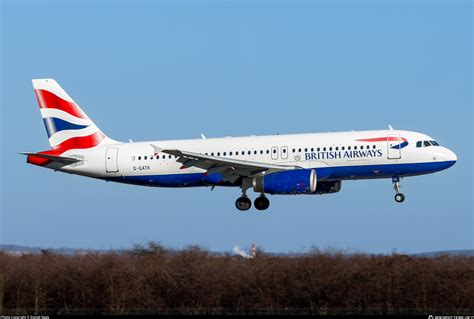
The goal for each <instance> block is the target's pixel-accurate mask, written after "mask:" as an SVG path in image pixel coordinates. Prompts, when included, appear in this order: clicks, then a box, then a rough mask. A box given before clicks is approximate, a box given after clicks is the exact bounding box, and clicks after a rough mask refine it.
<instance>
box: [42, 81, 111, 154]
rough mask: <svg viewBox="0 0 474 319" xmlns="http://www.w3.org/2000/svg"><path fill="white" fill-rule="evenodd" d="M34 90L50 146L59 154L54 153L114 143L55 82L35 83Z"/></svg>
mask: <svg viewBox="0 0 474 319" xmlns="http://www.w3.org/2000/svg"><path fill="white" fill-rule="evenodd" d="M33 87H34V89H35V94H36V98H37V100H38V104H39V106H40V111H41V116H42V118H43V121H44V125H45V127H46V132H47V133H48V138H49V144H50V145H51V148H52V149H53V150H56V151H57V152H55V153H63V152H65V151H68V150H71V149H85V148H91V147H94V146H97V145H99V144H101V145H104V144H105V145H106V144H111V143H113V142H114V141H112V140H111V139H109V138H107V136H105V134H104V133H102V131H101V130H100V129H99V128H98V127H97V126H96V125H95V124H94V122H92V120H91V119H90V118H89V117H88V116H87V115H86V113H84V111H83V110H82V109H81V108H80V107H79V105H77V104H76V103H75V102H74V100H73V99H72V98H71V97H70V96H69V95H68V94H67V93H66V91H64V90H63V88H62V87H61V86H60V85H59V84H58V83H57V82H56V81H55V80H53V79H37V80H33Z"/></svg>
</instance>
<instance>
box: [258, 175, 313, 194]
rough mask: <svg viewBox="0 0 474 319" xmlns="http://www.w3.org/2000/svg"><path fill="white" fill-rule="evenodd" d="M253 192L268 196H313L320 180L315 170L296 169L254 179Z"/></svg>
mask: <svg viewBox="0 0 474 319" xmlns="http://www.w3.org/2000/svg"><path fill="white" fill-rule="evenodd" d="M252 182H253V190H254V191H255V192H259V193H268V194H280V195H287V194H311V193H314V192H315V191H316V187H317V185H318V179H317V176H316V170H314V169H295V170H291V171H281V172H275V173H270V174H268V175H264V176H259V177H254V179H253V181H252Z"/></svg>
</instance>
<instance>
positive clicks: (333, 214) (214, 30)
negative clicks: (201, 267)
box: [0, 1, 474, 253]
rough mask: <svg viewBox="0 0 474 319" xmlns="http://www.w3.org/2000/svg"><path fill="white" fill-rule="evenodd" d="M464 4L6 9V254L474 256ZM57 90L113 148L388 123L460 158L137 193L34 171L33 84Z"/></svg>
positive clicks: (468, 14) (46, 5) (39, 129)
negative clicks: (369, 172) (242, 203)
mask: <svg viewBox="0 0 474 319" xmlns="http://www.w3.org/2000/svg"><path fill="white" fill-rule="evenodd" d="M472 9H473V8H472V2H470V1H436V2H434V1H433V2H429V1H419V2H416V1H393V2H390V1H383V2H370V1H368V2H366V1H360V2H357V1H351V2H344V1H312V2H310V1H303V2H298V1H256V2H250V1H242V2H238V1H225V2H217V1H197V2H191V1H162V2H160V1H157V2H152V1H149V2H139V1H130V2H125V1H120V2H111V1H103V2H92V1H82V2H67V3H66V2H64V3H63V2H59V1H57V2H49V1H31V2H27V1H2V2H1V14H2V16H1V32H2V33H1V70H2V71H1V77H2V78H1V134H2V139H1V142H2V143H1V180H2V184H1V218H0V222H1V227H0V232H1V234H0V242H1V243H4V244H6V243H9V244H21V245H32V246H44V247H62V246H67V247H82V248H102V249H107V248H121V247H128V246H130V245H131V244H132V243H144V242H146V241H148V240H153V241H157V242H159V243H162V244H164V245H167V246H171V247H174V248H179V247H183V246H185V245H188V244H197V245H201V246H203V247H204V248H208V249H211V250H219V251H227V250H231V249H232V248H233V246H234V245H236V244H238V245H240V246H241V247H248V246H250V245H251V243H256V244H257V245H258V246H259V247H261V248H263V249H265V250H268V251H303V250H305V249H309V248H310V247H312V246H317V247H320V248H323V249H325V248H336V249H345V250H350V251H366V252H375V253H389V252H392V251H393V250H397V251H399V252H421V251H433V250H444V249H466V248H473V247H474V237H473V227H474V225H473V182H472V181H473V164H472V163H473V157H472V149H473V131H472V125H473V113H472V109H473V95H472V87H473V82H472V73H473V63H472V57H473V52H472V37H473V35H472V12H473V11H472ZM42 77H52V78H55V79H56V80H57V81H58V82H59V83H60V84H61V85H62V86H63V87H64V88H65V89H66V91H67V92H68V93H69V94H70V95H71V96H72V97H73V98H74V99H75V100H76V102H78V103H79V104H80V105H81V107H82V108H83V109H84V110H85V111H86V112H87V114H88V115H89V116H90V117H92V118H93V119H94V121H95V123H96V124H97V125H98V126H99V127H100V128H101V129H102V130H103V131H104V132H105V133H106V134H107V135H109V136H111V137H112V138H114V139H117V140H123V141H127V140H128V139H129V138H131V139H133V140H137V141H138V140H159V139H181V138H199V134H200V133H201V132H202V133H205V134H206V135H207V136H209V137H221V136H226V135H233V136H240V135H250V134H275V133H300V132H326V131H341V130H342V131H343V130H365V129H384V128H386V127H387V124H388V123H390V124H391V125H392V126H394V127H395V128H398V129H408V130H414V131H419V132H423V133H426V134H429V135H431V136H432V137H434V138H435V139H437V140H438V141H439V142H440V143H441V144H443V145H445V146H447V147H448V148H450V149H452V150H454V151H455V152H456V153H457V155H458V157H459V161H458V163H457V164H456V165H455V166H453V167H452V168H450V169H449V170H447V171H443V172H440V173H437V174H433V175H428V176H423V177H413V178H407V179H404V180H403V183H402V191H403V192H404V193H405V195H406V196H407V199H406V201H405V203H403V204H402V205H399V204H396V203H395V201H394V200H393V195H394V193H393V190H392V188H391V181H390V180H379V181H356V182H353V181H350V182H345V183H343V190H342V192H340V193H338V194H335V195H329V196H297V197H295V196H286V197H285V196H272V197H271V207H270V209H269V211H267V212H265V213H261V212H257V211H255V210H252V211H249V212H248V213H238V212H237V211H236V209H235V208H234V200H235V198H236V197H237V196H238V195H239V190H238V189H228V188H224V189H219V188H218V189H215V190H214V191H213V192H211V191H210V189H209V188H202V189H179V190H173V189H159V188H144V187H134V186H129V185H121V184H114V183H105V182H103V181H98V180H93V179H86V178H83V177H78V176H72V175H66V174H61V173H54V172H52V171H49V170H44V169H41V168H39V167H35V166H31V165H27V164H26V163H25V159H24V158H23V157H22V156H20V155H18V152H21V151H41V150H46V149H48V148H49V145H48V141H47V136H46V132H45V129H44V126H43V122H42V120H41V118H40V113H39V111H38V105H37V103H36V100H35V97H34V93H33V90H32V86H31V79H32V78H42Z"/></svg>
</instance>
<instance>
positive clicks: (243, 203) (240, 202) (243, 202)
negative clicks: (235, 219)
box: [235, 196, 252, 211]
mask: <svg viewBox="0 0 474 319" xmlns="http://www.w3.org/2000/svg"><path fill="white" fill-rule="evenodd" d="M251 206H252V201H251V200H250V199H249V198H248V197H244V196H242V197H239V198H237V200H236V201H235V207H236V208H237V209H238V210H240V211H246V210H249V208H250V207H251Z"/></svg>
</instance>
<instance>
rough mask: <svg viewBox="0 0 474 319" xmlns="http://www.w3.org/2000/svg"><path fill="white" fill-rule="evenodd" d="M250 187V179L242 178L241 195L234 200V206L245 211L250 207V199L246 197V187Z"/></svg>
mask: <svg viewBox="0 0 474 319" xmlns="http://www.w3.org/2000/svg"><path fill="white" fill-rule="evenodd" d="M250 187H252V180H251V179H250V178H244V179H243V180H242V196H240V197H239V198H237V200H236V201H235V207H236V208H237V209H238V210H240V211H246V210H249V209H250V207H252V201H251V200H250V199H249V198H248V197H247V189H249V188H250Z"/></svg>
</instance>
